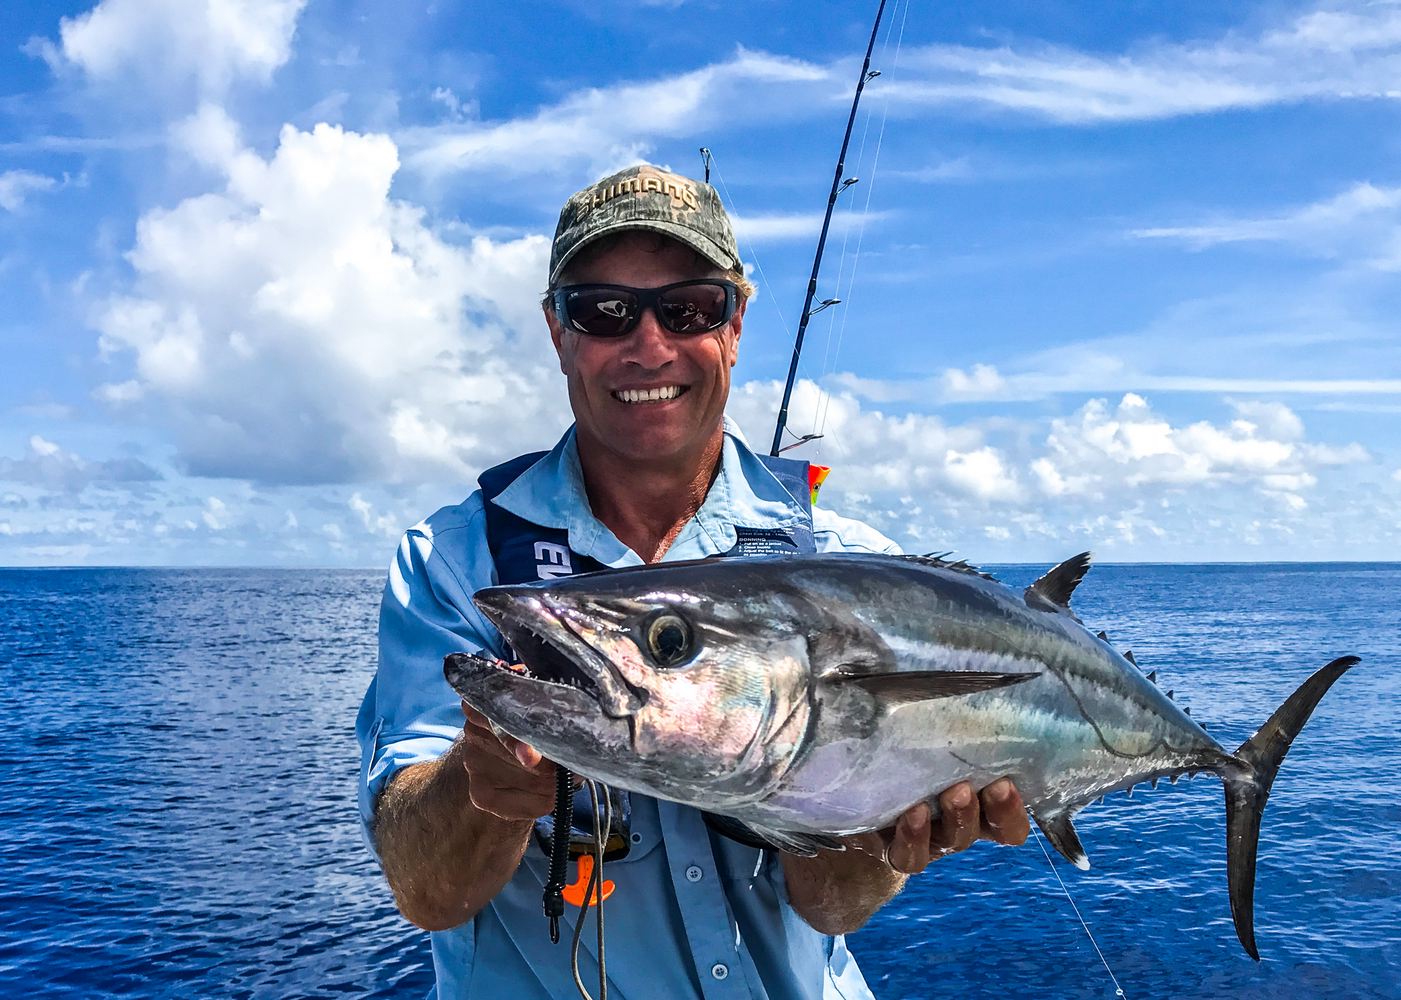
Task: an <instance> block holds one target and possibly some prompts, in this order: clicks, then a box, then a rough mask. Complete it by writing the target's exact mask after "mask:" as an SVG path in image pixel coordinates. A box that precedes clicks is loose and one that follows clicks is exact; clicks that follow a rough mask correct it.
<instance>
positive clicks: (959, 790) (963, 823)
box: [931, 781, 982, 854]
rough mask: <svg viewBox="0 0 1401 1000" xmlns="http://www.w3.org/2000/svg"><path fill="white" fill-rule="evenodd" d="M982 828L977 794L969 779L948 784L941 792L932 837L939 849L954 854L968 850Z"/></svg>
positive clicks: (936, 848)
mask: <svg viewBox="0 0 1401 1000" xmlns="http://www.w3.org/2000/svg"><path fill="white" fill-rule="evenodd" d="M981 830H982V824H981V822H980V817H979V809H978V797H977V796H976V795H974V794H973V786H971V785H970V784H968V782H966V781H962V782H959V783H958V784H957V785H954V786H953V787H952V788H946V789H944V791H943V792H942V793H941V794H940V795H939V822H938V823H937V824H935V826H934V835H933V837H932V839H931V843H932V844H933V846H934V848H935V850H936V851H938V852H941V853H943V854H954V853H956V852H958V851H966V850H967V849H968V848H969V847H970V846H972V844H973V841H975V840H977V839H978V834H979V832H981Z"/></svg>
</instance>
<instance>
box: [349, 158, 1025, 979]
mask: <svg viewBox="0 0 1401 1000" xmlns="http://www.w3.org/2000/svg"><path fill="white" fill-rule="evenodd" d="M751 291H752V287H751V286H750V285H749V283H748V282H747V281H746V280H745V278H744V274H743V271H742V269H741V265H740V261H739V255H738V251H737V249H736V246H735V241H734V236H733V233H732V231H731V227H730V222H729V219H728V218H727V217H726V215H725V212H724V209H723V207H722V206H721V204H720V201H719V197H718V196H717V195H716V194H715V192H714V190H713V189H712V188H710V187H709V186H708V185H705V184H701V183H698V182H696V181H692V180H688V179H687V178H684V177H680V176H677V175H675V174H671V173H667V172H664V171H661V170H658V169H656V168H654V167H650V166H641V167H634V168H631V169H628V170H624V171H622V172H620V173H617V174H614V175H612V176H611V177H607V178H605V179H603V180H602V181H600V182H599V183H598V184H595V185H593V186H592V187H590V188H586V189H585V190H583V191H581V192H579V193H578V194H576V195H575V196H574V197H573V198H571V199H570V200H569V202H568V203H566V205H565V207H564V210H563V211H562V212H561V214H560V221H559V227H558V229H557V231H556V234H555V242H554V248H553V252H552V256H551V262H550V293H549V294H547V296H546V301H545V306H544V312H545V321H546V323H547V325H548V327H549V330H550V337H551V340H552V341H553V343H554V347H555V351H556V353H557V354H558V356H559V364H560V370H561V371H562V372H563V373H564V375H565V378H566V382H567V385H568V391H569V403H570V406H571V408H572V410H573V413H574V418H575V424H574V426H573V427H572V428H571V429H570V430H569V431H568V432H567V433H566V434H565V436H564V438H563V439H562V440H561V441H560V442H559V444H557V445H556V446H555V448H554V450H552V451H551V452H549V453H548V454H546V455H544V456H543V457H540V458H538V459H537V460H531V459H526V460H524V461H523V462H517V463H515V465H513V466H502V467H498V469H496V470H492V472H491V473H488V474H486V475H484V476H483V480H482V481H483V483H484V484H486V485H487V489H486V492H487V493H490V494H491V497H490V498H487V497H484V495H483V491H482V490H479V491H478V492H476V493H474V494H472V496H471V497H469V498H468V499H467V500H466V501H465V502H464V503H462V504H460V505H457V506H455V507H448V508H445V509H443V510H440V511H438V512H437V513H436V514H434V515H433V516H431V517H430V518H428V519H427V520H426V521H424V522H423V523H422V524H420V525H418V526H417V527H414V528H412V529H410V530H409V532H408V533H407V534H406V535H405V537H404V539H403V541H402V543H401V545H400V548H399V552H398V557H397V559H396V561H395V564H394V566H393V567H392V568H391V570H390V574H389V581H388V585H387V587H386V589H385V595H384V602H383V606H382V613H381V620H380V664H379V672H378V674H377V675H376V679H375V681H374V682H373V683H372V684H371V686H370V690H369V691H368V693H367V694H366V697H365V702H364V705H363V707H362V708H361V712H360V717H359V719H358V721H357V734H358V736H359V739H360V741H361V745H362V749H363V767H362V778H363V781H362V788H361V796H360V799H361V815H362V817H363V819H364V821H365V823H366V824H367V827H368V829H369V830H370V832H371V836H372V840H373V844H374V846H375V848H376V851H377V854H378V856H379V858H380V861H381V863H382V865H383V867H384V871H385V874H386V876H387V878H388V880H389V884H390V886H391V887H392V889H393V891H394V896H395V899H396V901H397V903H398V905H399V908H400V910H401V911H402V912H403V914H404V915H405V916H406V917H407V918H408V919H409V920H411V921H413V922H414V923H415V924H417V925H419V926H420V927H423V928H425V929H427V930H430V931H433V932H434V934H433V938H432V940H433V957H434V965H435V970H436V973H437V977H438V993H437V995H438V996H439V997H442V998H447V997H454V998H455V997H473V998H477V997H481V998H496V997H510V998H512V1000H536V998H545V997H555V998H562V997H569V996H573V995H574V985H573V981H572V976H571V973H570V971H569V955H568V949H567V946H564V945H561V946H557V947H552V946H551V944H550V943H549V940H548V936H547V933H546V923H545V920H544V917H543V916H542V915H541V909H540V898H541V888H542V886H543V884H544V881H545V879H546V877H547V875H546V873H547V867H548V858H547V856H546V855H545V853H544V852H543V851H542V849H541V847H540V844H539V842H538V840H537V838H536V837H534V836H533V835H532V831H533V829H534V826H535V822H536V820H537V819H539V818H540V817H542V816H544V815H546V814H547V813H549V812H550V811H551V808H552V805H553V795H554V785H555V771H554V766H553V764H551V763H550V762H549V761H545V760H542V759H541V757H540V755H539V754H538V753H537V752H536V751H535V750H533V749H532V748H531V747H528V746H525V745H523V744H521V743H518V742H516V741H514V740H511V739H509V738H506V737H504V736H500V737H499V736H497V735H495V734H494V733H493V730H492V729H491V728H490V727H489V725H488V724H487V721H486V720H485V719H484V718H483V717H482V716H480V715H478V714H477V713H475V712H474V711H472V710H470V709H468V708H467V707H466V706H465V705H461V704H460V702H459V701H458V699H457V698H456V697H455V696H454V695H453V693H452V691H451V689H450V688H449V687H448V686H447V684H446V682H445V681H444V680H443V676H442V661H443V657H444V656H445V655H446V654H447V653H450V652H454V651H458V650H485V651H487V652H488V653H489V654H492V655H504V653H505V650H504V648H503V646H502V644H501V638H500V636H499V635H497V634H496V633H495V632H494V630H493V629H492V628H491V626H490V625H489V624H488V623H487V622H486V620H485V619H484V618H483V617H482V616H481V615H480V613H479V612H478V611H477V610H476V608H475V607H474V606H473V604H472V602H471V596H472V594H473V592H474V591H475V590H477V589H479V588H481V587H485V586H489V585H491V584H494V583H497V582H498V581H504V580H506V579H507V578H508V577H509V576H511V575H512V574H514V576H516V577H520V576H521V575H522V571H521V570H520V568H519V567H518V566H516V567H515V568H514V569H511V568H508V567H507V565H506V564H507V563H508V562H510V559H512V558H514V557H508V556H507V555H505V554H504V553H505V552H506V551H507V549H508V548H509V546H506V545H504V544H503V543H502V542H501V540H500V535H501V533H502V532H508V531H510V530H516V531H517V533H518V534H519V535H520V538H522V539H525V541H526V544H525V545H524V548H523V549H521V551H525V552H528V553H533V557H534V558H535V559H536V560H537V562H538V566H527V567H526V569H525V571H524V575H526V576H530V574H531V573H532V572H534V571H535V570H537V569H538V572H535V575H536V576H539V577H542V578H543V577H548V576H552V575H560V574H563V573H567V572H570V571H577V570H578V569H580V568H583V567H588V566H599V565H601V566H613V567H619V566H629V565H638V564H640V563H643V562H658V561H663V560H671V559H689V558H698V557H704V556H711V555H721V554H726V553H733V552H736V551H740V552H742V551H744V549H743V546H742V544H741V543H742V542H744V541H745V540H746V539H752V538H755V537H760V538H764V539H768V540H770V541H772V539H774V538H780V539H796V538H799V537H807V538H810V539H811V542H810V547H811V548H815V549H817V550H821V551H853V552H894V551H896V550H895V546H894V544H893V543H891V542H890V541H889V540H888V539H886V538H884V537H883V536H881V535H880V534H878V533H877V532H876V531H874V530H873V529H871V528H869V527H867V526H866V525H864V524H861V523H859V522H857V521H852V520H849V519H845V518H841V517H839V516H837V515H835V514H833V513H831V512H830V511H826V510H824V509H821V508H818V509H810V508H809V507H808V506H807V505H806V503H805V502H804V501H803V500H802V499H800V498H799V497H797V496H795V492H794V490H792V489H785V487H784V485H783V484H782V483H781V482H780V480H779V478H776V477H775V475H774V474H773V473H772V472H771V471H770V469H769V467H768V466H767V465H766V464H765V462H764V461H761V460H760V459H759V458H758V457H756V456H755V455H754V454H753V453H752V452H751V451H750V450H749V449H748V448H747V447H746V446H745V444H744V442H743V441H742V440H740V439H739V437H738V436H737V434H736V433H735V432H734V431H733V429H732V428H730V427H729V426H728V425H727V424H726V422H725V418H724V411H725V403H726V400H727V398H728V395H729V390H730V372H731V369H732V368H733V366H734V364H735V362H736V360H737V358H738V349H739V340H740V333H741V330H742V328H743V322H744V314H745V308H746V303H747V299H748V295H749V293H750V292H751ZM503 470H505V471H504V472H503ZM798 492H799V493H801V492H802V491H801V490H799V491H798ZM503 524H504V525H506V527H504V528H503V527H501V525H503ZM493 525H495V526H496V527H493ZM804 531H807V532H809V534H807V535H806V536H804V535H803V532H804ZM494 532H495V534H493V533H494ZM522 532H523V534H521V533H522ZM531 532H536V533H552V534H549V536H548V537H550V538H554V539H556V541H553V542H551V541H536V542H534V544H533V546H532V545H531V544H529V539H530V538H531V537H534V536H532V535H530V533H531ZM540 537H541V538H545V537H546V535H544V534H540ZM517 540H518V541H519V540H520V539H517ZM560 540H563V541H560ZM794 544H795V545H796V542H795V543H794ZM520 548H521V547H520V546H517V549H520ZM512 551H515V550H512ZM512 565H514V564H512ZM532 578H533V577H532ZM464 714H465V716H466V718H465V721H464V718H463V716H464ZM939 805H940V818H939V819H938V820H937V821H936V822H932V823H931V820H930V810H929V809H928V807H927V806H924V805H922V804H921V805H919V806H916V807H914V808H912V809H911V810H910V811H909V812H907V813H906V814H905V815H904V816H903V817H902V818H901V819H900V821H899V822H898V824H897V825H896V827H895V828H894V829H893V830H889V831H882V832H880V833H871V834H867V835H864V836H861V837H854V838H850V842H851V846H852V848H853V849H852V850H847V851H842V852H837V851H824V852H821V853H820V854H819V855H818V856H817V857H815V858H800V857H796V856H793V855H790V854H786V853H785V854H780V853H778V852H774V851H764V850H760V849H758V848H755V847H750V846H745V845H744V844H742V843H739V842H737V841H735V840H732V839H729V838H728V837H726V836H724V835H722V834H720V833H718V832H715V831H714V830H713V829H711V828H710V827H709V826H708V825H707V824H706V822H705V821H704V820H703V818H702V816H701V814H699V813H698V812H696V811H695V810H693V809H689V808H686V807H682V806H679V805H676V804H674V803H668V802H660V801H656V800H652V799H649V798H646V797H643V796H639V795H634V796H632V797H631V816H630V823H629V827H628V834H627V838H626V839H627V841H628V844H627V847H628V853H627V856H626V857H625V858H623V859H621V860H618V861H615V862H611V863H609V864H608V865H607V871H606V876H607V879H608V880H609V882H610V883H611V888H612V893H611V895H610V896H608V897H607V902H606V904H605V905H606V911H607V923H606V926H607V942H606V944H607V971H608V976H609V979H610V982H611V984H612V993H611V995H613V996H616V997H625V998H630V1000H636V998H647V997H699V996H704V997H706V998H707V1000H710V998H722V997H734V998H751V997H758V998H769V1000H788V998H800V997H801V998H829V1000H835V998H838V997H841V998H845V1000H855V998H859V997H869V996H870V992H869V990H868V989H867V987H866V984H865V983H864V981H863V980H862V978H861V974H860V972H859V970H858V969H857V968H856V966H855V963H854V962H852V961H851V959H850V958H849V956H848V954H847V951H846V947H845V944H844V942H843V939H842V937H841V935H842V934H845V933H846V932H848V931H851V930H855V929H856V928H857V927H859V926H860V925H861V924H862V923H863V922H865V920H866V919H867V918H869V917H870V915H871V914H872V913H874V912H875V911H876V910H877V909H878V908H879V907H880V906H882V905H883V904H884V903H885V902H887V901H888V900H889V899H890V898H891V897H892V896H894V895H895V893H896V892H898V891H899V889H900V887H901V885H902V884H903V883H904V881H905V878H906V877H907V875H909V874H912V873H915V872H919V871H921V870H923V869H924V868H925V866H926V865H928V863H929V862H930V860H932V859H933V858H936V857H939V856H941V855H943V854H947V853H952V852H955V851H960V850H963V849H964V848H966V847H968V846H969V844H971V843H972V842H973V841H974V840H975V839H977V838H978V837H979V836H983V837H988V838H990V839H994V840H998V841H1000V842H1003V843H1021V842H1022V840H1024V839H1025V837H1026V834H1027V817H1026V813H1025V810H1024V808H1023V806H1022V802H1021V799H1020V797H1019V796H1018V794H1017V792H1016V790H1015V788H1013V787H1012V785H1011V782H1010V781H1009V780H1007V779H1003V780H1001V781H998V782H994V783H993V784H992V785H989V786H988V787H987V788H985V789H983V790H982V792H981V795H975V794H973V791H972V789H970V788H969V786H968V785H966V784H962V785H957V786H955V787H954V788H951V789H949V790H947V791H945V792H944V793H943V794H942V795H941V796H940V798H939ZM579 901H580V902H582V899H580V900H579ZM578 914H579V910H578V909H577V908H576V907H574V906H571V907H568V908H567V912H566V918H565V919H566V922H567V923H572V922H573V921H574V920H575V919H577V918H578ZM585 937H586V940H587V939H588V938H589V937H591V935H586V936H585ZM584 961H585V965H586V968H587V963H589V962H593V961H595V959H594V958H593V955H592V951H589V953H588V954H587V955H586V956H585V958H584ZM596 968H597V967H596V965H595V966H594V970H595V971H592V972H590V971H586V972H585V981H586V982H587V981H590V980H591V979H594V980H596V978H597V977H596Z"/></svg>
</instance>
